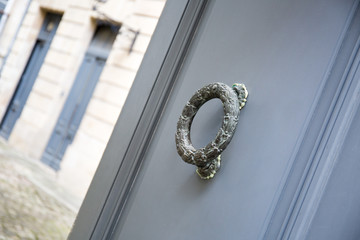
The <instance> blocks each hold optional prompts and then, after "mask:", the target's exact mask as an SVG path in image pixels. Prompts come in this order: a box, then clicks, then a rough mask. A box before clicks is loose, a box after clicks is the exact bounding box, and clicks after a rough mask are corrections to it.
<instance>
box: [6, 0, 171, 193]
mask: <svg viewBox="0 0 360 240" xmlns="http://www.w3.org/2000/svg"><path fill="white" fill-rule="evenodd" d="M164 3H165V0H107V1H106V0H99V1H94V0H75V1H74V0H73V1H71V0H0V119H1V124H0V136H1V137H2V138H4V139H6V140H7V141H8V143H9V144H10V145H11V146H13V147H14V148H16V149H17V150H19V151H21V152H22V153H24V154H25V155H27V156H29V157H31V158H32V159H34V160H35V161H41V162H42V163H43V164H44V165H45V166H48V167H49V168H51V169H52V170H54V172H56V179H57V181H58V182H59V184H61V185H62V186H65V187H66V188H67V189H69V190H70V191H71V192H72V193H73V194H75V195H77V196H78V197H80V198H82V197H83V196H84V195H85V193H86V190H87V188H88V185H89V184H90V181H91V179H92V177H93V175H94V172H95V170H96V168H97V166H98V163H99V161H100V159H101V156H102V154H103V151H104V149H105V146H106V144H107V141H108V139H109V137H110V134H111V132H112V130H113V127H114V124H115V122H116V120H117V117H118V115H119V113H120V111H121V108H122V106H123V104H124V101H125V99H126V96H127V93H128V91H129V89H130V87H131V85H132V82H133V80H134V77H135V74H136V71H137V69H138V67H139V65H140V63H141V60H142V58H143V55H144V52H145V50H146V48H147V46H148V43H149V41H150V38H151V35H152V33H153V31H154V29H155V26H156V24H157V21H158V18H159V16H160V14H161V11H162V9H163V7H164Z"/></svg>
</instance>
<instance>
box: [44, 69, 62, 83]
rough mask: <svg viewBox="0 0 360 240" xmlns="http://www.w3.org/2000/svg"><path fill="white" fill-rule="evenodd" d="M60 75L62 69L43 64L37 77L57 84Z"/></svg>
mask: <svg viewBox="0 0 360 240" xmlns="http://www.w3.org/2000/svg"><path fill="white" fill-rule="evenodd" d="M62 74H63V69H61V68H59V67H56V66H52V65H50V64H43V65H42V67H41V69H40V72H39V76H41V77H42V78H45V79H47V80H49V81H51V82H54V83H58V82H59V81H60V79H61V77H62Z"/></svg>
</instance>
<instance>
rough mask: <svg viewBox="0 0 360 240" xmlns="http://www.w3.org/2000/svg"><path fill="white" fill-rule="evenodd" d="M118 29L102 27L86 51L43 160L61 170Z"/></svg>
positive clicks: (98, 29)
mask: <svg viewBox="0 0 360 240" xmlns="http://www.w3.org/2000/svg"><path fill="white" fill-rule="evenodd" d="M117 32H118V28H116V27H115V28H114V27H113V29H112V28H111V27H110V26H99V27H98V28H97V30H96V32H95V34H94V37H93V39H92V41H91V43H90V46H89V49H88V51H87V53H86V54H85V57H84V60H83V63H82V64H81V66H80V68H79V72H78V74H77V77H76V79H75V82H74V85H73V87H72V88H71V91H70V93H69V96H68V98H67V99H66V102H65V105H64V107H63V109H62V111H61V114H60V116H59V119H58V121H57V123H56V125H55V128H54V130H53V133H52V134H51V137H50V140H49V142H48V144H47V146H46V149H45V152H44V154H43V156H42V158H41V161H42V162H44V163H46V164H47V165H49V166H50V167H52V168H53V169H55V170H59V168H60V161H61V159H62V157H63V155H64V153H65V151H66V148H67V147H68V146H69V144H71V142H72V140H73V139H74V136H75V134H76V131H77V129H78V127H79V125H80V122H81V119H82V117H83V115H84V113H85V110H86V107H87V105H88V103H89V101H90V98H91V96H92V93H93V91H94V89H95V86H96V83H97V82H98V79H99V76H100V73H101V71H102V69H103V67H104V64H105V61H106V59H107V56H108V54H109V52H110V50H111V47H112V44H113V42H114V40H115V37H116V34H117Z"/></svg>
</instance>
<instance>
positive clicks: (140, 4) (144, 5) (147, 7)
mask: <svg viewBox="0 0 360 240" xmlns="http://www.w3.org/2000/svg"><path fill="white" fill-rule="evenodd" d="M164 6H165V1H141V0H140V1H136V3H135V7H134V9H135V10H134V12H135V13H137V14H138V15H143V16H148V17H154V18H158V17H159V16H160V15H161V12H162V10H163V8H164Z"/></svg>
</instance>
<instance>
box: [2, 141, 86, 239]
mask: <svg viewBox="0 0 360 240" xmlns="http://www.w3.org/2000/svg"><path fill="white" fill-rule="evenodd" d="M80 204H81V199H78V198H76V197H75V196H72V195H71V194H70V193H69V192H67V191H66V189H64V188H62V187H60V186H59V185H58V184H57V182H56V173H55V172H53V171H52V170H50V169H49V168H47V167H46V166H44V165H43V164H42V163H41V162H40V161H39V160H35V159H31V158H29V157H26V156H24V155H22V154H21V153H19V152H17V151H16V150H14V149H13V148H12V147H10V146H9V145H8V144H7V143H6V142H5V141H4V140H1V139H0V240H3V239H6V240H7V239H46V240H48V239H49V240H53V239H54V240H56V239H66V238H67V235H68V234H69V232H70V230H71V226H72V224H73V222H74V220H75V217H76V214H77V211H78V209H79V207H80Z"/></svg>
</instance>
